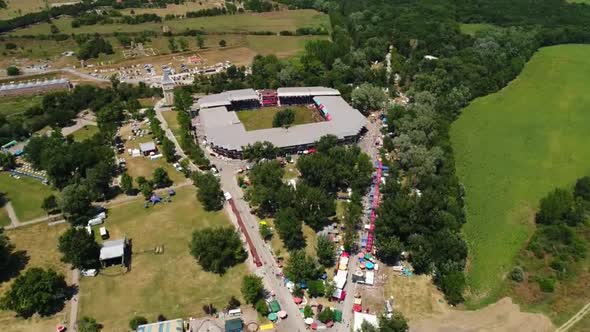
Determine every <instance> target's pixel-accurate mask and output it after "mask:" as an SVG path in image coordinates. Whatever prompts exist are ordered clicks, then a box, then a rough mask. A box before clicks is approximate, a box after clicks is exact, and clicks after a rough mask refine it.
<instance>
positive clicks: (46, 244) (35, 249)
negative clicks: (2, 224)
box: [0, 223, 70, 332]
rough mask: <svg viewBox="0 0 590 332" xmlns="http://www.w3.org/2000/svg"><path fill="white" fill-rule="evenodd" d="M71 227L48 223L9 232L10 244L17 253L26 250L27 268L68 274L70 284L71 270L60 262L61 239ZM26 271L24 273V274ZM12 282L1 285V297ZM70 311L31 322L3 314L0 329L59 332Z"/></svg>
mask: <svg viewBox="0 0 590 332" xmlns="http://www.w3.org/2000/svg"><path fill="white" fill-rule="evenodd" d="M67 227H68V224H60V225H55V226H47V225H46V224H44V223H41V224H36V225H31V226H26V227H21V228H18V229H15V230H8V231H6V234H7V235H8V237H9V238H10V242H11V243H12V244H13V245H14V246H15V251H25V252H26V254H27V256H28V257H29V261H28V263H27V265H26V267H25V270H26V269H29V268H32V267H42V268H53V269H54V270H56V271H57V272H60V273H62V274H64V276H65V277H66V281H68V282H69V280H70V275H69V269H68V268H67V267H66V266H65V264H63V263H62V262H61V261H60V257H61V256H60V254H59V252H58V250H57V243H58V238H59V236H60V235H61V233H63V232H64V231H65V230H66V228H67ZM22 272H24V271H21V273H22ZM10 283H11V282H10V281H8V282H4V283H2V284H0V294H1V293H3V292H4V291H5V290H6V289H8V287H9V286H10ZM68 310H69V308H68V306H67V305H66V308H65V309H64V310H62V311H61V312H60V313H57V314H56V315H53V316H50V317H46V318H40V317H38V316H33V317H32V318H30V319H22V318H16V317H15V316H14V314H13V313H12V312H8V311H0V326H2V331H3V332H4V331H5V332H38V331H55V327H56V325H57V324H59V323H62V322H63V321H65V318H66V313H67V312H68Z"/></svg>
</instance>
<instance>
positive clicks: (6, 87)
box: [0, 78, 69, 91]
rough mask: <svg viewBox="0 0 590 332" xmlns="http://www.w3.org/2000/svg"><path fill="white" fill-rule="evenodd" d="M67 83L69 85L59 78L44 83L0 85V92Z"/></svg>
mask: <svg viewBox="0 0 590 332" xmlns="http://www.w3.org/2000/svg"><path fill="white" fill-rule="evenodd" d="M68 83H69V81H68V80H67V79H64V78H59V79H54V80H45V81H35V82H26V83H12V84H2V85H0V91H10V90H19V89H26V88H36V87H44V86H48V85H55V84H68Z"/></svg>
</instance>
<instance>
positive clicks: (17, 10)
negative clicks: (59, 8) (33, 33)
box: [0, 0, 71, 20]
mask: <svg viewBox="0 0 590 332" xmlns="http://www.w3.org/2000/svg"><path fill="white" fill-rule="evenodd" d="M59 2H71V1H64V0H8V1H6V4H7V5H8V8H6V9H0V20H5V19H8V18H13V17H17V16H22V15H25V14H27V13H31V12H39V11H42V10H43V9H45V8H46V6H45V3H47V4H48V5H51V4H52V3H59Z"/></svg>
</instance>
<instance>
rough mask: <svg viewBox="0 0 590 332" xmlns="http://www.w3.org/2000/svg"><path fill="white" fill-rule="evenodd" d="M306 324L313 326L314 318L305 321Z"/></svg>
mask: <svg viewBox="0 0 590 332" xmlns="http://www.w3.org/2000/svg"><path fill="white" fill-rule="evenodd" d="M303 321H304V322H305V324H307V325H311V324H313V318H311V317H307V318H306V319H304V320H303Z"/></svg>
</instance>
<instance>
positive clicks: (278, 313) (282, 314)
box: [277, 310, 287, 318]
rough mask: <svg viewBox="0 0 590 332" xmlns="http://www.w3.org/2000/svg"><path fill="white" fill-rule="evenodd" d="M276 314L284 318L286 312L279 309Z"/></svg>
mask: <svg viewBox="0 0 590 332" xmlns="http://www.w3.org/2000/svg"><path fill="white" fill-rule="evenodd" d="M277 316H279V318H285V317H287V312H286V311H284V310H281V311H279V312H277Z"/></svg>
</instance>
